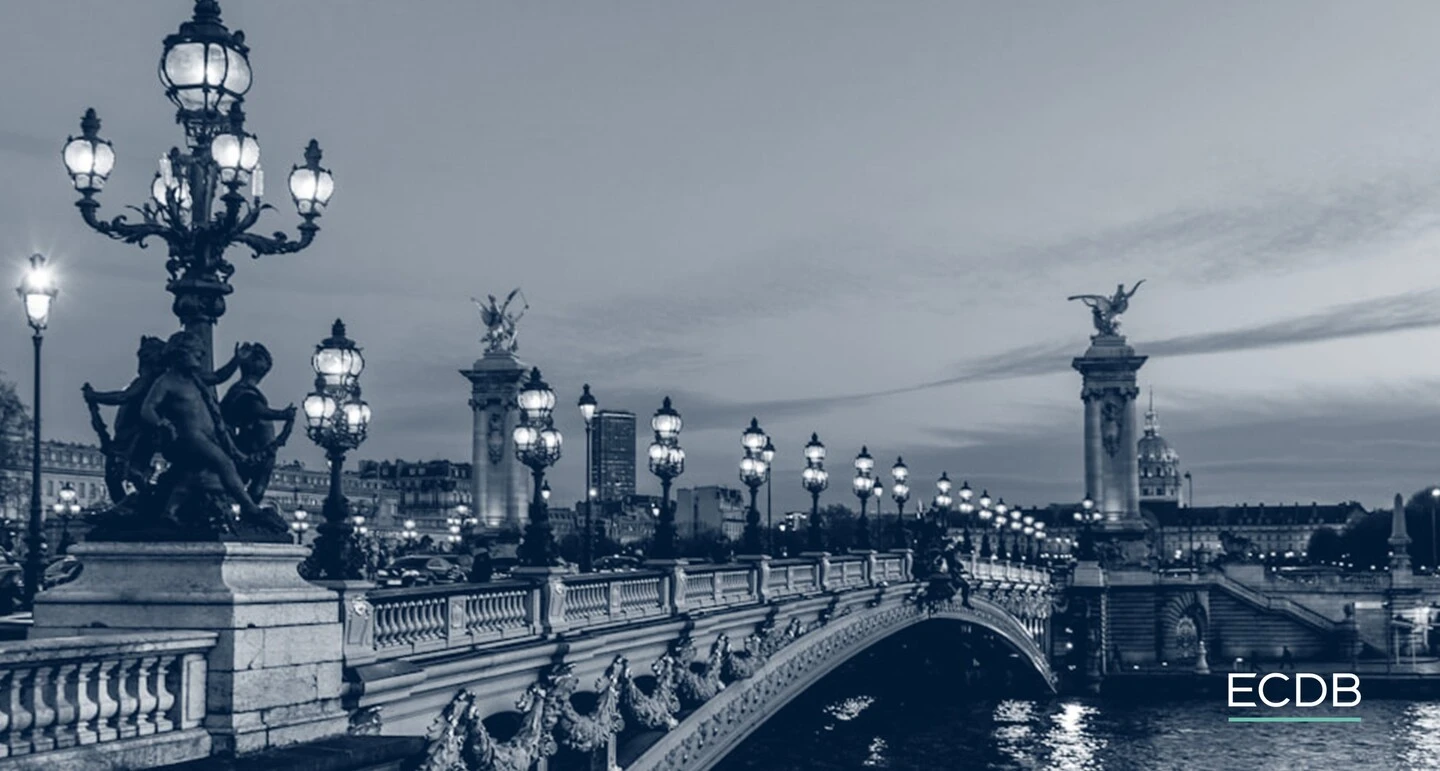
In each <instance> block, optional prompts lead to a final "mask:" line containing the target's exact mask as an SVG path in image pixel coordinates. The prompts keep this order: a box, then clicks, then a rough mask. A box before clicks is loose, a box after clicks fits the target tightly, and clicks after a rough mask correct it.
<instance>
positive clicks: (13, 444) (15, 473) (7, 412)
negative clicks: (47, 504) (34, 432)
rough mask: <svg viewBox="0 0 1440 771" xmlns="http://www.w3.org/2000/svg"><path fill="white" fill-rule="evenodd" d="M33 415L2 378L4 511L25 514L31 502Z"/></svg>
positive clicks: (0, 504)
mask: <svg viewBox="0 0 1440 771" xmlns="http://www.w3.org/2000/svg"><path fill="white" fill-rule="evenodd" d="M30 430H31V422H30V413H29V411H28V410H27V409H26V408H25V404H24V403H23V402H21V401H20V395H19V394H18V393H17V392H16V390H15V384H14V383H13V382H11V381H9V380H4V379H0V469H4V471H3V472H0V511H14V512H18V513H20V514H22V515H23V513H24V511H25V510H26V508H27V506H28V504H29V502H30V475H29V473H28V472H27V471H26V462H27V461H28V460H29V459H30V449H29V447H30V445H29V440H30Z"/></svg>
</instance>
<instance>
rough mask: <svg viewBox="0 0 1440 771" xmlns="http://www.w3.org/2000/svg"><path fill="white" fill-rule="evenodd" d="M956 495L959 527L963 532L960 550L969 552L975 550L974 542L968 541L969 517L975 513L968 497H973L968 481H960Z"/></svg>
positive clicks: (973, 492)
mask: <svg viewBox="0 0 1440 771" xmlns="http://www.w3.org/2000/svg"><path fill="white" fill-rule="evenodd" d="M956 495H958V496H959V497H960V507H959V508H960V527H961V528H963V533H964V535H963V536H962V537H961V541H960V544H961V550H962V551H963V552H964V553H966V554H970V553H971V552H973V551H975V544H974V543H972V542H971V541H970V517H971V515H973V514H974V513H975V504H973V503H971V502H970V499H971V498H974V497H975V491H974V490H971V489H970V483H969V482H961V483H960V489H959V490H957V491H956Z"/></svg>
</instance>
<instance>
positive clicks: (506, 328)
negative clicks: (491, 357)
mask: <svg viewBox="0 0 1440 771" xmlns="http://www.w3.org/2000/svg"><path fill="white" fill-rule="evenodd" d="M486 296H487V297H488V298H489V304H488V305H487V304H486V303H482V302H480V301H479V300H477V299H475V298H474V297H471V298H470V302H473V303H475V307H476V308H479V309H480V321H481V323H483V324H484V325H485V334H484V335H482V336H481V337H480V342H482V343H484V344H485V352H486V353H491V352H499V353H514V352H515V351H516V350H517V349H518V347H519V344H518V342H517V341H516V339H515V324H516V322H518V321H520V318H521V317H522V316H524V315H525V311H527V310H530V303H528V302H526V301H525V295H524V294H522V293H521V292H520V290H519V289H518V288H516V289H515V290H513V291H511V292H510V294H508V295H506V296H505V302H504V303H501V302H499V301H498V300H496V299H495V295H493V294H492V295H486ZM516 297H519V298H520V302H522V303H524V304H525V307H523V308H521V309H520V310H519V311H517V312H516V313H513V314H512V313H510V303H512V302H514V301H515V298H516Z"/></svg>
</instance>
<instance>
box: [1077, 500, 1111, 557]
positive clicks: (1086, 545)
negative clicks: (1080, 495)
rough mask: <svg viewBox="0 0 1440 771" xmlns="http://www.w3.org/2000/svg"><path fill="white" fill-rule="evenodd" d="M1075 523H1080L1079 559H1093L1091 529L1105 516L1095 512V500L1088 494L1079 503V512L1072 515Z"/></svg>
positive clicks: (1093, 539)
mask: <svg viewBox="0 0 1440 771" xmlns="http://www.w3.org/2000/svg"><path fill="white" fill-rule="evenodd" d="M1073 516H1074V518H1075V521H1076V522H1078V523H1080V559H1082V560H1090V559H1094V558H1095V538H1094V536H1093V534H1092V533H1091V528H1092V527H1093V526H1094V525H1095V523H1096V522H1099V521H1100V520H1101V519H1103V518H1104V517H1105V515H1104V514H1103V513H1101V512H1099V511H1096V510H1095V499H1094V498H1091V497H1090V494H1089V493H1086V494H1085V498H1084V499H1083V500H1081V501H1080V510H1079V511H1077V512H1075V513H1074V515H1073Z"/></svg>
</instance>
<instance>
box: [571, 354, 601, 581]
mask: <svg viewBox="0 0 1440 771" xmlns="http://www.w3.org/2000/svg"><path fill="white" fill-rule="evenodd" d="M575 406H577V407H579V408H580V417H582V418H584V419H585V532H584V533H583V534H582V535H581V536H580V572H581V573H589V572H590V571H591V570H592V569H593V568H594V564H595V531H594V525H593V524H592V522H591V519H590V517H591V513H590V510H591V508H593V507H594V505H595V501H594V496H592V495H591V494H590V490H591V489H592V487H593V486H594V484H595V482H594V478H593V473H594V472H593V467H592V466H591V465H590V435H591V434H590V432H591V429H592V427H593V425H594V421H595V413H596V412H599V410H600V403H599V402H598V401H596V399H595V396H594V394H591V393H590V384H589V383H586V384H585V386H584V387H583V388H582V389H581V391H580V400H579V401H578V402H576V405H575Z"/></svg>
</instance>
